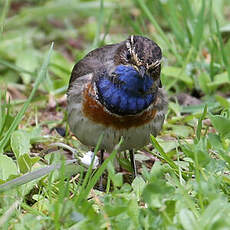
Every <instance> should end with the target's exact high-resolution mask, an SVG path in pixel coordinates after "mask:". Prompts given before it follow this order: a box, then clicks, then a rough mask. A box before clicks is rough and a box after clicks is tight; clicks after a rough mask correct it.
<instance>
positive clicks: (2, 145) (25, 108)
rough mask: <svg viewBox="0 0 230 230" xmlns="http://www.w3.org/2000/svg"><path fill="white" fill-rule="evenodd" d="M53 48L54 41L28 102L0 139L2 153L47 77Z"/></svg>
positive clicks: (0, 151)
mask: <svg viewBox="0 0 230 230" xmlns="http://www.w3.org/2000/svg"><path fill="white" fill-rule="evenodd" d="M52 50H53V43H52V44H51V46H50V49H49V52H48V55H47V57H46V58H45V59H44V62H43V64H42V67H41V70H40V72H39V74H38V77H37V79H36V81H35V84H34V87H33V90H32V92H31V94H30V96H29V98H28V99H27V101H26V103H25V104H24V106H23V107H22V109H21V110H20V111H19V113H18V114H17V116H16V117H15V119H14V121H13V123H12V124H11V126H10V128H9V130H8V131H7V132H6V134H5V136H4V137H3V139H2V140H1V141H0V153H2V152H3V149H4V147H5V146H6V144H7V142H8V140H9V139H10V136H11V134H12V132H13V131H14V130H15V129H16V127H17V126H18V124H19V123H20V122H21V120H22V118H23V115H24V114H25V112H26V110H27V108H28V106H29V104H30V102H31V100H32V99H33V97H34V94H35V92H36V91H37V89H38V87H39V85H40V83H41V82H42V81H43V80H44V78H45V77H46V74H47V69H48V64H49V60H50V56H51V53H52Z"/></svg>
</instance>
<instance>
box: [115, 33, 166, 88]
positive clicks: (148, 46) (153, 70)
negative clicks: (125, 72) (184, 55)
mask: <svg viewBox="0 0 230 230" xmlns="http://www.w3.org/2000/svg"><path fill="white" fill-rule="evenodd" d="M161 59H162V53H161V49H160V47H159V46H158V45H157V44H156V43H155V42H153V41H152V40H150V39H148V38H146V37H142V36H137V35H131V36H129V37H128V39H127V40H125V41H124V43H123V44H122V45H121V47H119V49H118V51H117V54H116V56H115V62H116V64H122V65H128V66H132V67H133V68H134V69H135V70H136V71H137V72H138V73H139V76H140V77H144V76H145V75H147V76H149V77H152V78H153V79H154V81H156V82H158V86H160V87H161V85H160V84H161V83H160V72H161ZM157 80H158V81H157Z"/></svg>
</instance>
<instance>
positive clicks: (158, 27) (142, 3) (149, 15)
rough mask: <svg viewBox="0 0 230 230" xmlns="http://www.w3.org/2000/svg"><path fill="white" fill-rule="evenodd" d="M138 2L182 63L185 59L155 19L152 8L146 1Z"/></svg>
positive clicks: (139, 0) (138, 0)
mask: <svg viewBox="0 0 230 230" xmlns="http://www.w3.org/2000/svg"><path fill="white" fill-rule="evenodd" d="M137 2H138V4H139V6H140V8H141V9H142V11H143V12H144V14H145V15H146V16H147V18H148V19H149V21H150V22H151V23H152V24H153V26H154V27H155V28H156V30H157V31H158V33H159V34H160V36H161V37H162V39H163V40H164V41H165V43H166V44H167V46H168V47H169V49H170V50H171V51H172V52H173V54H174V55H175V57H176V59H177V61H178V62H179V63H181V64H182V63H183V61H182V59H181V56H179V55H178V52H177V51H176V50H175V49H174V47H173V46H172V45H171V42H170V41H169V40H168V38H167V36H166V35H165V33H164V32H163V30H162V29H161V27H160V26H159V24H158V23H157V21H156V20H155V18H154V16H153V15H152V14H151V12H150V10H149V9H148V7H147V6H146V4H145V3H144V1H142V0H137Z"/></svg>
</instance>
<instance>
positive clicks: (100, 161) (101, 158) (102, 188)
mask: <svg viewBox="0 0 230 230" xmlns="http://www.w3.org/2000/svg"><path fill="white" fill-rule="evenodd" d="M104 152H105V150H104V149H101V150H100V159H99V164H100V166H101V165H102V164H103V162H104ZM99 190H100V191H104V186H103V174H102V175H101V177H100V181H99Z"/></svg>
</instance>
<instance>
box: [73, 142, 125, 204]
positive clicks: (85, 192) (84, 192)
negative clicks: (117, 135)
mask: <svg viewBox="0 0 230 230" xmlns="http://www.w3.org/2000/svg"><path fill="white" fill-rule="evenodd" d="M122 142H123V138H121V140H120V142H119V144H118V145H117V146H115V148H114V150H113V152H112V153H111V154H110V156H109V157H108V158H107V159H106V160H105V161H104V162H103V164H102V165H101V167H100V168H99V169H98V170H97V172H96V173H95V174H94V175H93V177H92V178H91V180H90V181H89V183H88V185H87V186H86V188H85V189H82V190H81V192H80V194H79V196H78V197H77V201H76V206H77V205H79V204H80V202H81V201H82V200H84V199H87V197H88V195H89V192H90V190H91V189H92V188H93V187H94V185H95V184H96V183H97V181H98V180H99V178H100V176H101V175H102V173H103V172H104V171H105V169H106V167H107V164H108V163H109V161H112V160H113V159H114V158H115V156H116V154H117V151H118V150H119V148H120V146H121V144H122Z"/></svg>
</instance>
